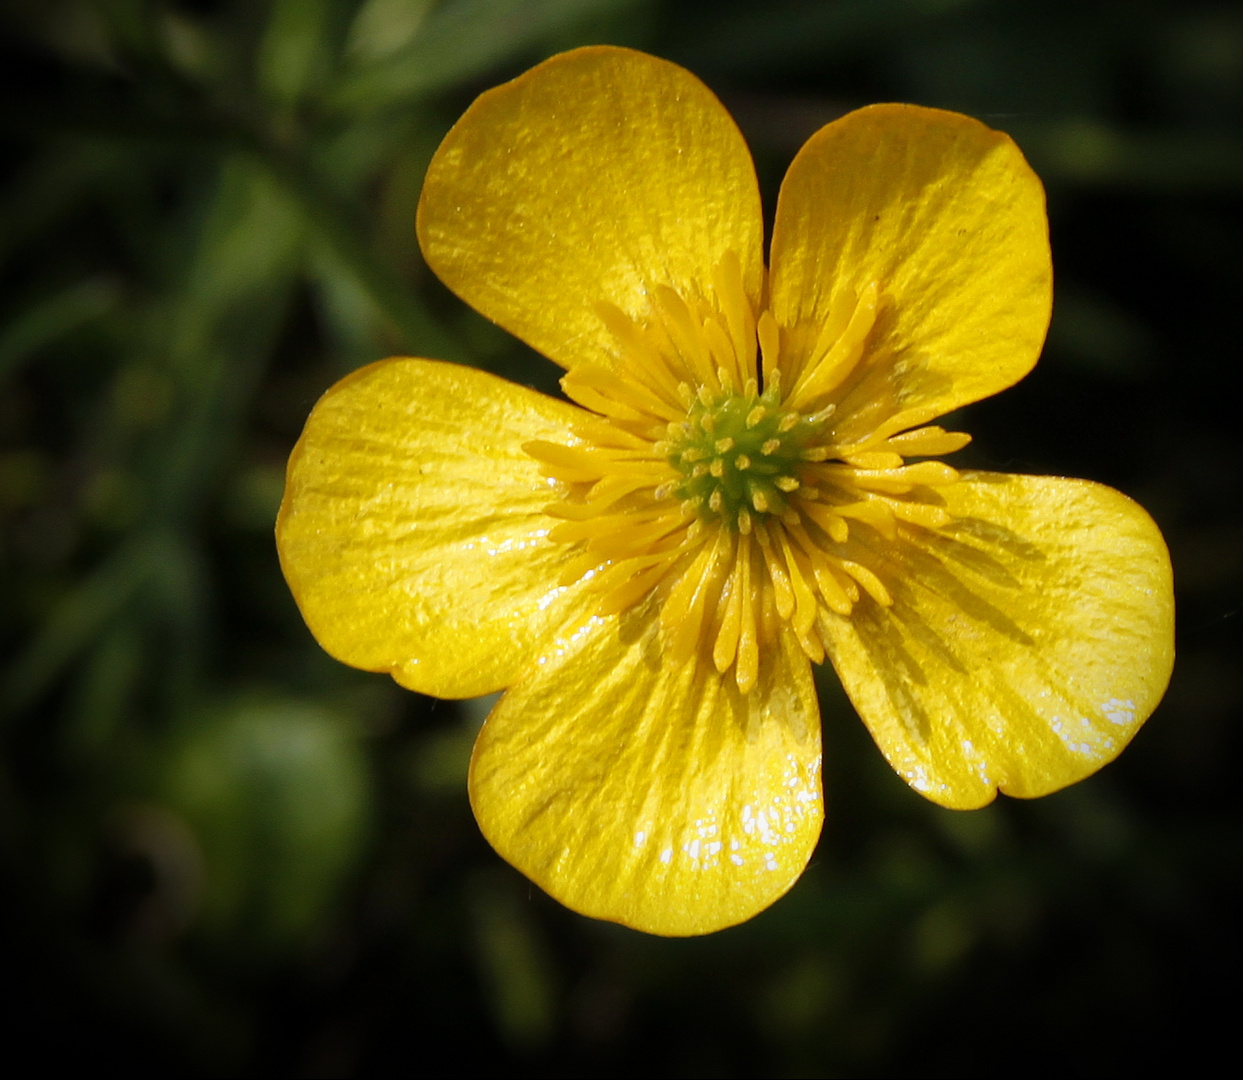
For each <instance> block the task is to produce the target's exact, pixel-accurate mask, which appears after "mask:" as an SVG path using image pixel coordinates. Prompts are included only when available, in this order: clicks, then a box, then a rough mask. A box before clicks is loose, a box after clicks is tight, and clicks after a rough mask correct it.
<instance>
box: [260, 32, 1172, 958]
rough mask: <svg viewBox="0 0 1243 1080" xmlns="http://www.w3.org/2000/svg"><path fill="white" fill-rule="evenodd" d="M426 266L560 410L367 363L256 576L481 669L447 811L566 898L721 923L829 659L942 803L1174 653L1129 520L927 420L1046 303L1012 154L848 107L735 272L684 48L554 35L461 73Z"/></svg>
mask: <svg viewBox="0 0 1243 1080" xmlns="http://www.w3.org/2000/svg"><path fill="white" fill-rule="evenodd" d="M418 234H419V239H420V242H421V244H422V248H423V252H424V255H425V256H426V258H427V261H428V263H429V265H430V266H431V267H432V269H433V270H434V271H435V272H436V273H437V274H438V275H439V276H440V278H441V280H442V281H444V282H445V284H446V285H448V286H449V288H450V289H452V290H453V291H454V292H456V293H457V294H458V295H459V296H460V297H461V298H462V299H463V300H465V301H467V302H468V303H470V304H471V305H473V306H474V307H475V308H476V309H477V310H478V311H480V312H482V313H483V314H484V315H486V316H487V317H489V318H490V319H493V320H494V321H496V322H497V323H499V324H500V325H501V326H503V327H504V328H506V329H507V330H509V331H511V332H512V333H514V334H516V335H517V336H518V337H520V338H522V339H523V340H524V341H526V342H527V343H528V344H530V345H532V346H533V347H534V348H535V349H537V350H539V351H540V352H541V353H543V354H544V355H545V356H547V357H549V358H550V359H551V360H553V361H554V362H555V363H557V364H559V365H560V366H561V367H562V368H564V369H565V371H566V374H565V376H564V378H563V379H562V381H561V385H562V387H563V388H564V390H565V393H566V395H567V396H568V397H569V398H570V399H571V400H572V401H573V402H576V403H577V404H570V403H568V402H565V401H560V400H554V399H552V398H549V397H545V396H543V395H540V394H537V393H535V392H533V391H531V390H528V389H525V388H524V387H521V386H515V385H513V384H511V383H508V382H505V381H503V380H501V379H498V378H495V377H494V376H491V375H488V374H485V373H483V372H480V371H476V370H473V369H469V368H464V367H457V366H453V365H449V364H443V363H437V362H435V361H432V360H415V359H393V360H386V361H383V362H381V363H377V364H373V365H372V366H370V367H367V368H364V369H363V370H361V371H358V372H356V373H355V374H353V375H351V376H350V377H348V378H346V379H344V380H343V381H342V382H340V383H338V384H337V385H336V386H335V387H333V388H332V389H331V390H329V391H328V393H327V394H326V395H325V396H324V398H323V399H322V400H321V401H320V402H319V404H318V405H317V406H316V408H315V410H314V412H313V413H312V414H311V417H310V419H309V420H308V421H307V426H306V431H305V433H304V434H303V436H302V438H301V440H300V441H299V443H298V445H297V447H296V449H295V450H294V453H293V456H292V458H291V460H290V463H289V475H288V485H287V488H286V493H285V501H284V504H283V506H282V508H281V514H280V519H279V522H278V525H277V535H278V544H279V548H280V553H281V560H282V565H283V568H284V572H285V575H286V578H287V579H288V581H289V584H290V587H291V589H292V590H293V593H294V596H295V597H296V599H297V601H298V604H299V605H300V607H301V610H302V612H303V615H304V616H305V618H306V621H307V624H308V625H309V627H310V629H311V631H312V632H313V633H314V634H315V636H316V637H317V638H318V640H319V641H320V642H321V643H322V644H323V646H324V647H325V648H326V649H327V650H328V651H329V652H330V653H331V654H333V655H334V656H336V657H338V658H340V659H341V660H343V661H345V662H346V663H349V664H354V665H356V666H358V667H361V668H366V669H368V670H374V671H388V672H391V673H392V675H393V677H394V678H395V679H397V681H398V682H400V683H401V684H402V685H404V686H408V687H410V688H412V689H414V690H418V691H421V692H423V693H427V694H434V695H438V696H442V697H469V696H474V695H480V694H486V693H489V692H492V691H496V690H500V689H504V690H505V691H506V693H505V695H504V696H503V697H502V698H501V699H500V702H499V704H497V705H496V707H495V708H494V709H493V711H492V713H491V715H490V716H489V717H488V720H487V722H486V723H485V725H484V727H483V730H482V732H481V733H480V735H479V738H478V742H477V743H476V746H475V752H474V757H473V760H472V762H471V772H470V795H471V802H472V805H473V807H474V810H475V814H476V817H477V818H478V821H479V824H480V827H481V828H482V829H483V832H484V833H485V835H486V836H487V838H488V839H489V841H490V842H491V843H492V844H493V846H494V847H495V848H496V849H497V851H498V852H500V853H501V855H503V856H504V857H505V858H506V859H508V860H509V861H510V862H511V863H513V864H514V865H515V866H516V867H518V868H519V869H520V870H522V871H523V872H524V873H526V874H527V875H528V876H530V877H531V878H532V879H533V880H534V881H535V882H537V883H538V884H539V885H541V886H542V887H543V888H544V889H546V890H547V891H548V892H549V893H551V894H552V895H553V896H555V897H557V898H558V899H559V900H561V901H562V902H563V903H565V904H567V905H568V906H570V907H572V908H574V909H576V910H578V911H580V912H583V913H585V914H587V915H592V916H595V917H597V918H603V919H612V920H615V921H618V922H622V923H626V924H628V925H630V926H633V927H637V928H639V929H643V930H647V931H651V932H654V933H660V934H695V933H703V932H707V931H711V930H716V929H719V928H721V927H725V926H729V925H732V924H734V923H737V922H740V921H742V920H744V919H746V918H748V917H750V916H751V915H753V914H755V913H756V912H758V911H760V910H762V909H763V908H764V907H766V906H767V905H768V904H770V903H772V902H773V901H774V900H775V899H776V898H777V897H779V896H780V895H781V894H782V893H784V892H785V891H786V890H787V889H789V888H790V886H791V885H792V884H793V883H794V881H795V880H796V879H797V878H798V876H799V874H800V873H801V872H802V870H803V867H804V866H805V865H806V863H807V860H808V858H809V857H810V855H811V852H812V849H813V847H814V846H815V843H816V840H817V837H818V835H819V832H820V823H821V791H820V775H819V774H820V722H819V712H818V707H817V702H816V695H815V690H814V688H813V684H812V678H811V665H812V663H818V662H820V661H821V660H823V659H824V658H825V657H826V655H827V657H828V658H829V659H830V660H831V661H832V664H833V667H834V668H835V669H836V671H837V674H838V676H839V677H840V679H841V681H842V683H843V685H844V686H845V688H846V692H847V693H848V694H849V696H850V699H851V701H852V702H853V703H854V705H855V706H856V708H857V709H858V711H859V714H860V716H861V717H862V718H863V720H864V722H865V723H866V724H867V726H868V727H869V729H870V730H871V732H872V735H873V736H874V738H875V740H876V742H877V744H878V745H879V747H880V749H881V750H882V752H883V753H884V754H885V756H886V757H887V758H888V760H889V762H890V763H891V764H892V766H893V767H894V768H895V769H896V770H897V771H898V773H899V774H900V775H901V776H902V777H904V778H905V779H906V780H907V781H908V782H909V783H910V784H911V786H912V787H914V788H915V789H916V790H918V791H919V792H921V793H922V794H924V795H926V796H927V797H928V798H930V799H933V800H934V801H936V802H938V803H941V804H942V805H945V806H950V807H959V808H969V807H978V806H982V805H983V804H985V803H987V802H989V801H990V800H991V799H992V798H993V797H994V795H995V794H996V791H997V790H998V789H1000V790H1002V791H1004V792H1007V793H1008V794H1011V795H1017V796H1022V797H1029V796H1036V795H1042V794H1045V793H1047V792H1050V791H1054V790H1056V789H1058V788H1061V787H1063V786H1065V785H1067V784H1070V783H1073V782H1074V781H1076V780H1079V779H1080V778H1082V777H1084V776H1086V775H1088V774H1089V773H1091V772H1093V771H1095V770H1096V769H1098V768H1099V767H1100V766H1101V765H1103V764H1104V763H1106V762H1108V761H1110V760H1111V759H1112V758H1114V757H1115V756H1116V755H1117V754H1118V753H1119V752H1120V751H1121V749H1122V747H1123V746H1124V745H1125V744H1126V742H1127V741H1128V740H1129V739H1130V738H1131V736H1132V735H1133V734H1134V733H1135V731H1136V729H1137V728H1138V726H1139V725H1140V724H1141V723H1142V722H1143V721H1144V719H1145V718H1146V717H1147V716H1148V715H1149V713H1150V712H1151V711H1152V710H1153V708H1154V707H1155V706H1156V704H1157V702H1158V701H1159V699H1160V697H1161V694H1162V693H1163V692H1164V689H1165V686H1166V683H1167V681H1168V679H1169V674H1170V669H1171V665H1172V660H1173V645H1172V621H1173V614H1172V601H1171V580H1170V566H1169V558H1168V555H1167V554H1166V550H1165V546H1164V544H1163V543H1162V540H1161V536H1160V534H1159V533H1158V531H1157V529H1156V527H1155V526H1154V525H1153V523H1152V521H1151V520H1150V519H1149V517H1148V516H1147V515H1146V514H1145V513H1144V511H1143V510H1142V509H1140V508H1139V507H1138V506H1137V505H1135V504H1134V503H1133V502H1131V501H1129V500H1128V499H1126V498H1125V497H1124V496H1122V495H1120V494H1118V493H1117V492H1115V491H1112V490H1110V489H1108V488H1105V487H1101V486H1099V485H1096V484H1092V483H1088V482H1086V481H1081V480H1066V479H1058V478H1050V477H1031V476H1005V475H999V474H995V473H982V472H961V473H960V472H958V471H956V470H955V469H953V468H951V467H950V466H949V465H946V464H943V463H942V462H941V461H939V460H936V459H937V458H939V457H941V456H942V455H945V454H948V453H951V452H952V451H955V450H957V449H959V448H961V447H962V446H963V445H965V443H966V442H967V441H968V437H967V436H966V435H961V434H957V433H954V432H950V431H946V430H945V429H943V428H942V427H940V426H937V425H936V424H933V423H932V421H934V420H936V419H937V418H938V417H940V416H943V415H944V414H946V413H948V412H950V411H951V410H953V409H956V408H958V407H959V406H961V405H965V404H967V403H969V402H973V401H976V400H978V399H980V398H983V397H986V396H988V395H990V394H993V393H995V392H997V391H999V390H1001V389H1003V388H1005V387H1007V386H1009V385H1011V384H1012V383H1014V382H1016V381H1017V380H1018V379H1020V378H1022V376H1023V375H1025V374H1026V373H1027V372H1028V371H1029V370H1030V369H1031V367H1032V365H1033V364H1034V363H1035V361H1036V358H1037V356H1038V354H1039V352H1040V348H1041V345H1042V343H1043V340H1044V334H1045V329H1046V327H1047V324H1048V320H1049V312H1050V304H1051V270H1050V258H1049V245H1048V230H1047V223H1046V219H1045V211H1044V195H1043V191H1042V188H1041V185H1040V182H1039V181H1038V180H1037V178H1036V177H1035V175H1034V174H1033V173H1032V171H1031V169H1030V168H1029V167H1028V165H1027V163H1026V162H1025V161H1024V160H1023V157H1022V155H1021V154H1020V153H1019V151H1018V150H1017V149H1016V147H1015V146H1014V144H1013V143H1012V142H1011V141H1010V140H1009V139H1008V138H1007V137H1006V136H1005V135H1002V134H999V133H998V132H995V131H991V130H989V129H988V128H986V127H985V126H983V125H982V124H980V123H977V122H976V121H974V120H971V119H968V118H967V117H964V116H959V115H956V114H953V113H948V112H940V111H937V110H933V109H924V108H916V107H913V106H906V105H878V106H874V107H871V108H866V109H861V110H859V111H857V112H854V113H851V114H850V115H848V116H845V117H843V118H842V119H841V120H838V121H836V122H834V123H832V124H829V125H828V126H827V127H825V128H823V129H821V130H820V131H819V132H817V134H816V135H814V136H813V137H812V138H811V140H810V141H809V142H808V143H807V145H806V146H804V147H803V149H802V150H801V151H800V153H799V154H798V156H797V157H796V158H795V160H794V163H793V164H792V165H791V167H790V171H789V173H788V175H787V176H786V178H785V182H784V184H783V185H782V188H781V194H780V198H779V200H778V203H777V211H776V221H775V224H774V226H773V234H772V251H771V261H770V268H771V269H770V270H769V271H767V272H766V270H765V267H764V261H763V251H762V243H763V225H762V221H761V210H760V196H759V190H758V187H757V184H756V178H755V173H754V170H753V167H752V164H751V159H750V156H749V154H748V152H747V148H746V145H745V143H744V142H743V139H742V136H741V135H740V133H739V131H738V129H737V128H736V127H735V126H734V124H733V122H732V120H731V119H730V117H729V116H728V114H727V113H726V112H725V110H724V108H723V107H722V106H721V104H720V102H718V101H717V99H716V98H715V97H714V96H713V95H712V93H711V92H710V91H709V90H708V89H707V88H706V87H705V86H703V85H702V84H701V83H700V82H699V81H698V80H697V79H695V78H694V77H693V76H692V75H690V74H689V73H688V72H686V71H684V70H682V69H681V68H678V67H676V66H674V65H672V64H669V63H666V62H664V61H661V60H658V59H655V58H653V57H650V56H645V55H643V54H640V53H635V52H631V51H628V50H624V49H615V48H590V49H579V50H576V51H574V52H570V53H566V54H563V55H561V56H556V57H554V58H553V59H551V60H549V61H547V62H546V63H543V64H541V65H539V66H538V67H536V68H534V69H533V70H532V71H529V72H527V73H526V74H525V75H523V76H521V77H520V78H518V79H515V80H514V81H513V82H511V83H508V84H506V85H504V86H501V87H498V88H497V89H495V90H491V91H489V92H487V93H485V94H483V95H482V96H481V97H480V98H479V99H478V100H477V101H476V102H475V103H474V105H472V106H471V108H470V109H469V110H468V111H467V112H466V114H465V115H464V116H463V117H462V119H461V120H460V121H459V122H458V124H457V126H456V127H454V128H453V130H452V131H451V132H450V133H449V135H448V136H447V137H446V138H445V141H444V143H443V144H442V146H441V147H440V150H439V151H438V152H437V154H436V156H435V158H434V160H433V161H432V163H431V166H430V168H429V170H428V173H427V179H426V183H425V185H424V189H423V195H422V200H421V202H420V205H419V213H418Z"/></svg>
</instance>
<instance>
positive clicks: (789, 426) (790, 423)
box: [777, 412, 799, 435]
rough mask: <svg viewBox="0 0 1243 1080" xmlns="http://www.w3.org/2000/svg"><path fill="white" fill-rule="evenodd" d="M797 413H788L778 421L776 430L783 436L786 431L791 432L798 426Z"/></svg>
mask: <svg viewBox="0 0 1243 1080" xmlns="http://www.w3.org/2000/svg"><path fill="white" fill-rule="evenodd" d="M798 419H799V417H798V413H793V412H788V413H786V414H785V416H783V417H782V418H781V419H780V420H779V421H777V430H778V431H780V432H781V433H782V434H783V435H784V434H785V433H786V432H787V431H792V430H793V429H794V428H795V427H796V426H797V425H798Z"/></svg>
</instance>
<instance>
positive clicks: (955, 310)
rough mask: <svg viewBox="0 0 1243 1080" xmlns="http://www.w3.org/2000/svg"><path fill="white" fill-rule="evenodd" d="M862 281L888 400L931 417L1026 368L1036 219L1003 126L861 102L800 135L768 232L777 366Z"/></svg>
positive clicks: (1041, 302)
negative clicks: (784, 334) (779, 350)
mask: <svg viewBox="0 0 1243 1080" xmlns="http://www.w3.org/2000/svg"><path fill="white" fill-rule="evenodd" d="M872 286H876V287H878V289H879V305H878V308H877V312H876V322H875V326H874V328H873V329H872V331H871V335H870V339H869V341H868V344H867V354H868V355H871V356H873V357H882V358H883V363H884V365H885V367H886V369H887V370H888V371H889V372H892V373H893V374H894V375H895V380H894V386H893V391H894V393H895V395H896V398H897V406H898V407H900V408H914V407H927V408H928V409H929V413H928V415H929V416H935V415H939V414H941V413H944V412H946V411H948V410H950V409H953V408H955V407H957V406H959V405H963V404H966V403H967V402H970V401H976V400H978V399H980V398H983V397H987V396H988V395H990V394H994V393H996V392H997V391H999V390H1001V389H1003V388H1005V387H1007V386H1010V385H1011V384H1013V383H1015V382H1017V381H1018V380H1019V379H1021V378H1022V377H1023V376H1024V375H1025V374H1026V373H1027V372H1028V371H1030V370H1031V368H1032V365H1033V364H1035V362H1036V358H1037V356H1038V355H1039V353H1040V348H1041V345H1042V343H1043V342H1044V335H1045V330H1046V329H1047V327H1048V322H1049V313H1050V310H1051V304H1052V291H1051V290H1052V270H1051V264H1050V256H1049V238H1048V223H1047V220H1046V217H1045V205H1044V190H1043V188H1042V187H1041V184H1040V181H1039V179H1037V177H1036V175H1035V173H1033V172H1032V170H1031V168H1030V167H1029V166H1028V164H1027V162H1026V161H1025V160H1024V159H1023V155H1022V154H1021V153H1019V150H1018V148H1017V147H1016V146H1015V145H1014V143H1013V142H1011V141H1010V139H1009V138H1008V137H1007V136H1005V135H1003V134H1001V133H1000V132H997V131H992V130H990V129H989V128H987V127H985V126H984V125H983V124H981V123H979V122H978V121H976V120H972V119H970V118H968V117H965V116H960V115H958V114H957V113H950V112H942V111H940V110H937V109H925V108H919V107H917V106H914V105H873V106H871V107H869V108H866V109H859V110H858V111H856V112H852V113H850V114H848V115H847V116H844V117H842V118H841V119H840V120H837V121H835V122H834V123H832V124H829V125H828V126H826V127H824V128H821V129H820V131H818V132H817V133H816V134H815V135H813V136H812V138H811V139H810V140H809V141H808V142H807V144H806V145H805V146H804V147H803V149H802V150H801V151H799V154H798V156H797V157H796V158H795V159H794V162H793V164H792V165H791V166H790V171H789V172H788V173H787V174H786V178H785V181H784V183H783V184H782V188H781V194H780V197H779V199H778V202H777V215H776V221H775V224H774V227H773V246H772V307H773V312H774V314H775V316H776V318H777V321H778V322H779V323H780V324H781V325H782V326H783V327H787V328H796V329H795V330H794V332H793V333H792V334H790V335H788V336H789V337H790V338H791V340H792V342H793V344H792V348H793V349H794V355H792V356H791V357H790V358H789V359H788V360H786V361H783V366H788V368H789V369H796V368H797V367H798V365H800V364H802V363H804V362H805V361H807V360H808V359H809V357H808V355H807V354H808V352H810V351H811V350H812V349H813V348H814V342H815V341H816V339H817V336H818V334H819V332H820V330H821V328H823V327H824V326H825V324H826V323H828V322H829V313H830V309H831V308H832V307H833V301H834V299H835V298H836V299H837V300H838V303H837V313H838V315H837V317H838V318H839V319H840V317H841V315H840V313H841V312H843V311H846V312H848V311H849V308H850V305H852V304H853V303H854V298H855V297H864V296H865V295H866V296H870V295H871V294H870V292H869V291H868V290H869V288H870V287H872ZM843 298H844V300H843ZM843 303H844V304H845V306H843ZM800 343H801V344H800ZM826 344H827V343H826ZM800 349H801V352H802V355H801V357H800V356H799V355H798V354H799V351H800ZM863 366H864V367H866V360H865V362H864V365H863ZM862 370H863V367H861V368H860V371H862ZM786 374H788V375H792V374H795V371H794V370H787V372H786ZM787 385H788V383H787ZM870 393H871V395H872V396H873V397H874V396H875V391H874V390H873V391H870ZM842 413H843V410H842V409H841V408H839V416H841V415H842Z"/></svg>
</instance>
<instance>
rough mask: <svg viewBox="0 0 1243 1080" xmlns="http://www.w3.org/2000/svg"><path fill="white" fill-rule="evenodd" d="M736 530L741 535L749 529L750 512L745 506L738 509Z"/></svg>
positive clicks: (745, 533)
mask: <svg viewBox="0 0 1243 1080" xmlns="http://www.w3.org/2000/svg"><path fill="white" fill-rule="evenodd" d="M738 531H739V532H740V533H742V535H743V536H746V535H747V533H749V532H750V531H751V512H750V511H749V510H748V509H747V508H746V507H745V506H744V507H742V509H740V510H739V511H738Z"/></svg>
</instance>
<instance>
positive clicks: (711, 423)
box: [699, 413, 716, 435]
mask: <svg viewBox="0 0 1243 1080" xmlns="http://www.w3.org/2000/svg"><path fill="white" fill-rule="evenodd" d="M699 426H700V427H701V428H703V429H704V431H706V432H707V433H708V434H709V435H711V434H712V433H713V432H714V431H716V417H715V416H713V415H712V414H711V413H704V414H703V416H701V417H700V418H699Z"/></svg>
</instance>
